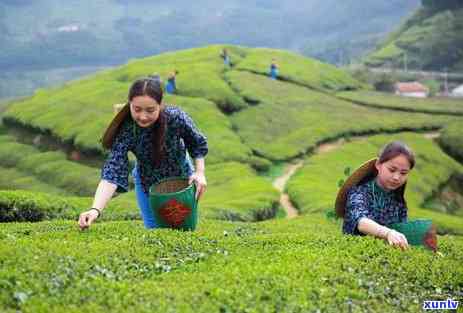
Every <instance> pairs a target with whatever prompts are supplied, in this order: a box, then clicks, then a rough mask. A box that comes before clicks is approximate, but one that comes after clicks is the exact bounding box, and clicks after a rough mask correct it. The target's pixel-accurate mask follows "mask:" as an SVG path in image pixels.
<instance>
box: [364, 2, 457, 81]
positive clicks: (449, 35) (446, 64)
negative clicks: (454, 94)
mask: <svg viewBox="0 0 463 313" xmlns="http://www.w3.org/2000/svg"><path fill="white" fill-rule="evenodd" d="M427 2H429V3H427ZM438 3H440V2H438ZM446 3H448V4H447V5H446ZM462 33H463V4H462V3H461V2H458V1H442V2H441V3H440V4H439V5H437V4H436V5H435V6H433V1H424V6H423V7H421V8H420V9H419V10H418V11H417V12H416V13H415V14H414V15H413V16H412V17H411V18H410V19H408V20H407V21H405V23H403V25H402V26H401V27H400V28H399V29H398V30H396V31H395V32H393V33H392V34H390V35H389V36H388V38H387V39H386V40H385V41H384V42H383V43H382V44H381V45H380V46H379V47H378V49H377V50H376V51H374V52H373V53H371V54H370V55H369V56H368V57H367V58H366V59H365V61H364V62H365V63H366V64H367V65H369V66H374V67H377V66H388V67H390V66H393V67H401V68H403V67H404V63H405V62H406V63H407V66H408V68H409V69H425V70H436V71H444V70H445V69H447V70H449V71H455V72H458V71H462V70H463V61H462V59H463V36H462V35H461V34H462ZM443 34H445V35H443Z"/></svg>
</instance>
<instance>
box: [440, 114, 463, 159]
mask: <svg viewBox="0 0 463 313" xmlns="http://www.w3.org/2000/svg"><path fill="white" fill-rule="evenodd" d="M438 142H439V144H440V145H441V146H442V148H444V150H445V151H446V152H447V153H448V154H449V155H451V156H452V157H454V158H455V159H457V160H458V161H460V162H461V163H463V130H462V127H461V121H458V122H454V123H451V124H449V125H448V126H446V127H445V128H444V129H443V130H442V135H441V136H440V138H439V139H438Z"/></svg>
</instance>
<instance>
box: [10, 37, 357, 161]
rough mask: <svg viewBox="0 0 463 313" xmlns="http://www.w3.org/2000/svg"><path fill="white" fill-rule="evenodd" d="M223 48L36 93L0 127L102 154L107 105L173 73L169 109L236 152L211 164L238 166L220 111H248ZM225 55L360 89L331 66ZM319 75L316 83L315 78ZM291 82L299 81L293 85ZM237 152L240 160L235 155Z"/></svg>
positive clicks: (236, 50) (147, 61)
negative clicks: (185, 114) (145, 80)
mask: <svg viewBox="0 0 463 313" xmlns="http://www.w3.org/2000/svg"><path fill="white" fill-rule="evenodd" d="M223 47H224V46H209V47H204V48H197V49H189V50H184V51H179V52H172V53H165V54H161V55H158V56H153V57H148V58H144V59H140V60H133V61H131V62H129V63H128V64H126V65H124V66H121V67H118V68H115V69H110V70H106V71H102V72H99V73H97V74H95V75H93V76H89V77H87V78H85V79H81V80H77V81H73V82H70V83H67V84H66V85H65V86H63V87H61V88H56V89H47V90H38V91H37V92H36V93H35V94H34V96H33V97H30V98H27V99H22V100H19V101H17V102H15V103H13V104H12V105H11V106H10V107H9V109H8V110H7V111H6V113H5V120H6V122H7V123H15V124H20V125H23V126H27V127H31V128H33V129H35V130H37V131H41V132H45V133H49V134H51V135H53V136H55V137H57V138H58V139H60V140H61V141H63V142H66V143H71V144H73V145H75V146H77V147H78V148H79V149H81V150H89V151H97V152H100V153H101V152H102V151H101V146H100V144H99V138H100V136H101V134H102V133H103V131H104V129H105V126H106V125H107V124H108V123H109V121H110V119H111V117H112V115H113V112H112V105H113V104H115V103H123V102H125V101H126V100H127V93H128V89H129V86H130V84H131V83H132V82H133V81H134V80H135V79H137V78H140V77H144V76H147V75H149V74H153V73H159V74H160V75H161V76H162V77H163V78H166V77H167V76H168V74H169V73H170V72H172V71H173V70H178V71H179V74H178V75H177V85H178V94H179V95H180V96H182V97H181V98H180V97H179V98H178V99H176V98H172V97H167V98H166V102H167V103H169V102H174V103H175V104H177V105H179V106H181V107H182V108H184V109H185V110H186V111H195V112H196V113H197V114H196V115H194V118H195V120H196V119H197V124H198V126H199V127H200V128H201V129H202V130H203V131H204V132H205V133H206V135H208V136H211V144H213V145H219V146H230V147H232V146H234V147H235V148H237V149H233V150H234V151H238V152H235V153H233V155H232V156H230V157H226V158H225V159H223V158H222V159H220V158H221V157H224V156H226V155H228V154H229V153H228V152H229V151H231V150H232V149H225V151H222V150H221V149H214V150H213V151H212V152H211V154H212V155H213V154H214V153H216V152H215V151H220V152H219V154H220V155H219V156H215V155H213V156H212V159H213V161H214V162H215V161H216V160H219V161H227V160H234V161H242V160H243V159H245V158H249V150H250V147H244V146H242V147H239V145H240V144H241V143H240V141H239V140H238V139H237V136H236V134H233V133H232V130H234V129H232V128H231V127H230V125H229V122H228V120H227V116H226V115H224V114H223V113H222V112H225V113H230V112H235V111H239V110H243V109H246V108H248V104H247V103H246V102H245V101H244V100H243V98H242V97H241V96H240V95H238V94H237V93H236V92H235V91H234V90H233V88H231V86H230V85H229V82H228V80H227V79H225V74H226V73H227V72H228V71H229V69H228V68H226V67H225V66H224V64H223V61H222V59H221V57H220V53H221V50H222V48H223ZM227 49H228V51H229V53H230V55H231V59H232V62H233V66H234V68H239V69H240V70H245V71H248V70H249V71H254V72H259V71H261V70H260V68H261V64H257V63H256V62H257V61H258V60H262V61H263V62H265V59H266V57H267V58H271V56H273V55H275V56H278V58H279V62H280V65H281V67H282V70H281V71H282V73H285V75H289V76H288V77H293V76H295V75H296V76H297V75H300V76H301V77H303V78H304V79H305V78H307V79H309V80H308V81H307V82H305V81H302V82H300V83H301V84H306V85H307V86H310V87H312V88H315V89H322V90H325V89H326V88H327V89H329V90H339V89H351V88H356V87H357V86H358V85H359V83H358V82H356V81H355V79H353V78H352V77H351V76H349V75H348V74H346V73H345V72H343V71H341V70H338V69H336V68H335V67H333V66H330V65H324V64H322V63H320V62H318V61H315V60H310V59H306V58H304V57H302V56H298V55H295V54H290V53H288V52H284V51H279V50H259V49H257V50H256V49H248V48H242V47H234V46H227ZM264 56H266V57H264ZM241 66H242V67H241ZM317 75H321V78H316V77H317ZM293 80H294V81H297V79H296V78H294V79H293ZM191 98H196V99H191ZM205 116H207V118H206V117H205ZM201 117H203V118H201ZM98 134H100V135H98ZM215 139H217V140H215ZM246 150H247V151H246ZM237 153H240V155H239V156H236V154H237Z"/></svg>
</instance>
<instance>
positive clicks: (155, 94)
mask: <svg viewBox="0 0 463 313" xmlns="http://www.w3.org/2000/svg"><path fill="white" fill-rule="evenodd" d="M139 96H148V97H150V98H152V99H153V100H154V101H156V102H157V103H158V104H159V105H160V106H161V108H160V112H159V117H158V119H157V120H156V122H155V124H154V127H153V132H152V139H151V140H152V143H153V154H152V161H153V164H154V165H155V166H156V167H158V166H159V164H160V161H161V159H162V158H163V157H164V136H165V130H166V116H165V112H164V104H163V103H162V98H163V90H162V82H161V79H160V77H159V76H158V75H155V76H148V77H146V78H142V79H138V80H136V81H135V82H134V83H133V84H132V86H131V87H130V89H129V94H128V97H127V98H128V99H127V100H128V101H127V103H126V105H125V106H124V107H123V108H122V109H121V110H120V111H119V113H118V114H117V115H116V116H115V117H114V119H113V120H112V121H111V123H110V124H109V126H108V128H107V129H106V131H105V133H104V135H103V139H102V144H103V147H104V148H105V149H111V148H112V145H113V142H114V138H115V137H116V136H117V134H118V133H119V130H120V128H121V125H122V124H123V122H124V121H126V120H127V119H129V118H130V119H131V118H132V116H131V114H130V102H131V101H132V100H133V99H134V98H135V97H139Z"/></svg>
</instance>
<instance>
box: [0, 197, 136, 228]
mask: <svg viewBox="0 0 463 313" xmlns="http://www.w3.org/2000/svg"><path fill="white" fill-rule="evenodd" d="M131 196H132V197H135V195H134V194H133V193H131ZM92 201H93V199H92V198H89V197H65V196H58V195H56V194H50V193H45V192H32V191H26V190H12V191H6V190H0V222H37V221H42V220H50V219H71V220H75V221H77V219H78V217H79V214H80V213H81V212H83V211H85V210H87V209H88V208H90V207H91V205H92ZM124 219H139V213H138V208H137V207H136V206H135V205H134V203H133V201H132V202H130V201H128V200H127V198H123V197H121V198H115V199H114V200H112V201H111V202H110V204H109V205H108V207H107V208H106V210H105V211H104V214H102V216H101V220H124ZM76 226H77V224H76Z"/></svg>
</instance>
